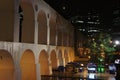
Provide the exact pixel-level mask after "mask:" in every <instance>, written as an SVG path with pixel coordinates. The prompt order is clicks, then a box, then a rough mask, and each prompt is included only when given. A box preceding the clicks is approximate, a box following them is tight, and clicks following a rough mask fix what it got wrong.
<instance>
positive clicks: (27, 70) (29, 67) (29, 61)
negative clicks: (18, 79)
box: [20, 50, 36, 80]
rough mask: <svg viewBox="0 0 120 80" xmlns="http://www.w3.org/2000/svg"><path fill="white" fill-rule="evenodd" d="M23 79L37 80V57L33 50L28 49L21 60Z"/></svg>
mask: <svg viewBox="0 0 120 80" xmlns="http://www.w3.org/2000/svg"><path fill="white" fill-rule="evenodd" d="M20 66H21V72H22V80H36V66H35V57H34V54H33V52H32V51H31V50H26V51H25V52H24V53H23V55H22V58H21V62H20Z"/></svg>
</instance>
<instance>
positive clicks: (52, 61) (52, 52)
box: [50, 50, 57, 69]
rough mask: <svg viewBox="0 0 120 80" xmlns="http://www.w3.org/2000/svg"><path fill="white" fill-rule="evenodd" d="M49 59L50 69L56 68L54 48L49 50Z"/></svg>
mask: <svg viewBox="0 0 120 80" xmlns="http://www.w3.org/2000/svg"><path fill="white" fill-rule="evenodd" d="M50 60H51V65H52V69H56V68H57V56H56V52H55V50H52V51H51V53H50Z"/></svg>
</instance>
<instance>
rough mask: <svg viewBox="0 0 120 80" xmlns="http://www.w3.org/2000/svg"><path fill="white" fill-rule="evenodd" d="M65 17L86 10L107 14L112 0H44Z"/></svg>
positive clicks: (85, 11) (110, 8)
mask: <svg viewBox="0 0 120 80" xmlns="http://www.w3.org/2000/svg"><path fill="white" fill-rule="evenodd" d="M45 1H46V2H47V3H48V4H49V5H50V6H51V7H53V8H54V9H55V10H56V11H57V12H58V13H60V14H61V15H62V16H63V17H65V18H66V19H68V18H70V17H71V16H74V15H77V14H84V13H87V12H88V11H91V10H92V11H93V10H95V11H97V12H100V13H103V14H104V15H106V14H107V15H108V13H110V12H111V10H112V4H113V1H114V0H113V1H112V0H45Z"/></svg>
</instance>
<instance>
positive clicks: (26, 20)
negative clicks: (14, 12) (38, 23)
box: [19, 0, 35, 43]
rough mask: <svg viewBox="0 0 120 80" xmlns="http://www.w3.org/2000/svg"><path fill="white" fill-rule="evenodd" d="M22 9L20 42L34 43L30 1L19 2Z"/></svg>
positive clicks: (32, 12)
mask: <svg viewBox="0 0 120 80" xmlns="http://www.w3.org/2000/svg"><path fill="white" fill-rule="evenodd" d="M20 7H21V9H22V10H23V12H22V13H23V21H22V23H21V26H20V35H19V36H20V38H21V39H20V42H26V43H34V29H35V17H34V9H33V6H32V3H31V2H30V1H29V0H28V2H27V1H26V0H22V1H21V4H20Z"/></svg>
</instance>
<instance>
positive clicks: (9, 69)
mask: <svg viewBox="0 0 120 80" xmlns="http://www.w3.org/2000/svg"><path fill="white" fill-rule="evenodd" d="M13 79H14V62H13V58H12V56H11V55H10V53H9V52H8V51H6V50H0V80H13Z"/></svg>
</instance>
